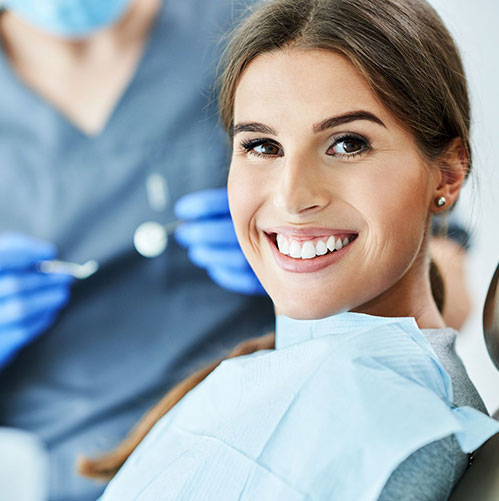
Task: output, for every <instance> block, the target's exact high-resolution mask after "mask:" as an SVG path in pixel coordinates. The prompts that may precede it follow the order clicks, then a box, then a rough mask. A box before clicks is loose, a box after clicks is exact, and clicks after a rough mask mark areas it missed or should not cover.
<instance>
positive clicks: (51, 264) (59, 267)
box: [38, 259, 99, 280]
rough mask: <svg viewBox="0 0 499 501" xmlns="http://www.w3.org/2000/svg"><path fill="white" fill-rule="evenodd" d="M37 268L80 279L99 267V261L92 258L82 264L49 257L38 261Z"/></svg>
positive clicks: (44, 271) (45, 271)
mask: <svg viewBox="0 0 499 501" xmlns="http://www.w3.org/2000/svg"><path fill="white" fill-rule="evenodd" d="M38 269H39V270H40V271H41V272H42V273H65V274H67V275H72V276H73V277H75V278H78V279H80V280H84V279H85V278H88V277H90V276H91V275H93V274H94V273H95V272H96V271H97V270H98V269H99V263H98V262H97V261H95V260H93V259H91V260H90V261H87V262H85V263H83V264H78V263H70V262H68V261H59V260H57V259H51V260H48V261H40V262H39V263H38Z"/></svg>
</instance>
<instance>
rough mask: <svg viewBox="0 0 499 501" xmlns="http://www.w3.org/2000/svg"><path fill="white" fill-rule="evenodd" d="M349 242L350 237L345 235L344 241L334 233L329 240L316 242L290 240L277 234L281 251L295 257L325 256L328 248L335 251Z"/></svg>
mask: <svg viewBox="0 0 499 501" xmlns="http://www.w3.org/2000/svg"><path fill="white" fill-rule="evenodd" d="M349 243H350V240H349V239H348V237H345V238H344V239H343V241H342V240H341V238H339V237H338V238H335V237H334V236H333V235H331V236H330V237H329V238H328V239H327V242H324V240H317V241H316V243H315V244H314V242H313V241H312V240H307V241H306V242H303V243H300V242H297V241H296V240H288V239H287V238H286V237H285V236H284V235H280V234H278V235H276V244H277V248H278V249H279V252H280V253H281V254H284V255H286V256H291V257H292V258H294V259H313V258H314V257H316V256H324V255H325V254H327V252H328V250H329V251H330V252H334V251H337V250H340V249H342V248H343V247H345V245H348V244H349Z"/></svg>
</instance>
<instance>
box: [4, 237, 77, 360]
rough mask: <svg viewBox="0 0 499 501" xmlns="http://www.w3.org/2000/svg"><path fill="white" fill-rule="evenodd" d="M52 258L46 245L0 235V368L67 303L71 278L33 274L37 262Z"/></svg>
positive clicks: (39, 273) (33, 240) (46, 326)
mask: <svg viewBox="0 0 499 501" xmlns="http://www.w3.org/2000/svg"><path fill="white" fill-rule="evenodd" d="M55 257H56V249H55V247H54V246H53V245H51V244H49V243H46V242H42V241H40V240H36V239H34V238H31V237H28V236H25V235H21V234H17V233H4V234H2V235H0V368H1V367H3V366H5V365H6V364H7V363H8V362H9V361H10V360H11V359H12V357H13V356H14V355H15V354H16V353H17V352H18V351H19V350H20V349H21V348H22V347H23V346H25V345H26V344H27V343H29V342H30V341H31V340H33V339H34V338H36V337H37V336H38V335H39V334H41V333H42V332H44V331H45V330H46V329H47V328H48V327H50V326H51V325H52V323H53V322H54V320H55V318H56V316H57V313H58V311H59V310H60V309H61V308H62V307H63V306H64V305H65V304H66V302H67V301H68V299H69V288H70V284H71V283H72V282H73V278H72V277H71V276H69V275H65V274H45V273H41V272H40V271H38V270H37V263H38V262H39V261H41V260H45V259H53V258H55Z"/></svg>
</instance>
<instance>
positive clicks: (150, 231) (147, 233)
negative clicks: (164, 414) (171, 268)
mask: <svg viewBox="0 0 499 501" xmlns="http://www.w3.org/2000/svg"><path fill="white" fill-rule="evenodd" d="M181 222H182V221H172V222H171V223H168V224H160V223H157V222H155V221H146V222H145V223H142V224H141V225H139V226H138V228H137V229H136V230H135V233H134V235H133V244H134V245H135V249H136V250H137V252H138V253H139V254H140V255H142V256H144V257H157V256H159V255H160V254H163V252H164V251H165V249H166V247H167V245H168V235H170V234H171V233H173V231H174V230H175V228H176V227H177V226H178V225H179V224H180V223H181Z"/></svg>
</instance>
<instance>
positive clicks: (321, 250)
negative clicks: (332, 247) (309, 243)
mask: <svg viewBox="0 0 499 501" xmlns="http://www.w3.org/2000/svg"><path fill="white" fill-rule="evenodd" d="M315 252H316V253H317V255H318V256H323V255H324V254H326V253H327V245H326V243H325V242H323V241H322V240H319V241H318V242H317V243H316V244H315Z"/></svg>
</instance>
